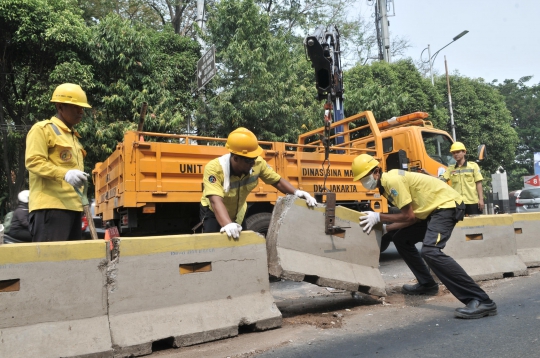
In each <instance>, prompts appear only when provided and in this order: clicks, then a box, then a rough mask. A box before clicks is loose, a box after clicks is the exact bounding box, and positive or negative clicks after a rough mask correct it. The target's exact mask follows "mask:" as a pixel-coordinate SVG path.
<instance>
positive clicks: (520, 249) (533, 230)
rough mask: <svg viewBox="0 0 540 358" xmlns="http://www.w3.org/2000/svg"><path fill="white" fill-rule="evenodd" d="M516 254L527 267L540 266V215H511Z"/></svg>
mask: <svg viewBox="0 0 540 358" xmlns="http://www.w3.org/2000/svg"><path fill="white" fill-rule="evenodd" d="M512 218H513V219H514V232H515V234H516V242H517V253H518V255H519V257H520V258H521V260H523V262H524V263H525V265H527V267H534V266H540V213H523V214H512Z"/></svg>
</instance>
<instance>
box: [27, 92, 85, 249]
mask: <svg viewBox="0 0 540 358" xmlns="http://www.w3.org/2000/svg"><path fill="white" fill-rule="evenodd" d="M51 102H53V103H54V104H55V107H56V115H54V116H53V117H51V119H47V120H44V121H41V122H38V123H36V124H34V125H33V126H32V128H31V129H30V132H28V136H27V137H26V161H25V162H26V169H28V172H29V173H30V199H29V201H30V205H29V211H30V214H29V229H30V233H31V234H32V241H34V242H36V241H67V240H80V239H81V236H82V230H81V220H82V211H83V206H82V200H81V197H80V196H79V195H78V194H77V192H76V191H75V189H74V187H77V188H80V187H81V186H83V184H84V183H85V182H86V181H87V176H88V174H86V173H85V172H84V164H83V160H84V157H85V156H86V152H85V151H84V149H83V147H82V145H81V143H80V142H79V138H80V136H79V133H77V131H76V130H75V128H73V127H74V126H75V125H76V124H78V123H79V122H80V121H81V120H82V116H83V113H84V108H91V107H90V105H89V104H88V101H87V99H86V93H84V91H83V90H82V88H81V87H80V86H79V85H76V84H72V83H64V84H61V85H60V86H58V87H56V89H55V90H54V93H53V95H52V98H51Z"/></svg>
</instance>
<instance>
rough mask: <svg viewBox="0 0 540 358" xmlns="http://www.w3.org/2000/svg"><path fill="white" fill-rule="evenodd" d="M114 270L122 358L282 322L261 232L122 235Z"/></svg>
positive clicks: (116, 338)
mask: <svg viewBox="0 0 540 358" xmlns="http://www.w3.org/2000/svg"><path fill="white" fill-rule="evenodd" d="M119 252H120V254H119V257H118V259H117V262H116V261H115V262H113V265H112V266H111V268H110V270H109V271H110V272H109V290H108V292H109V321H110V329H111V336H112V341H113V345H114V347H115V357H128V356H139V355H145V354H149V353H151V352H152V343H153V342H156V341H162V340H165V341H166V342H167V343H168V344H169V345H171V346H173V347H182V346H188V345H193V344H199V343H203V342H208V341H212V340H216V339H221V338H227V337H232V336H236V335H237V334H238V330H239V327H240V328H247V329H250V330H266V329H270V328H276V327H280V326H281V313H280V311H279V309H278V308H277V307H276V305H275V304H274V300H273V297H272V295H271V294H270V286H269V281H268V269H267V266H266V245H265V240H264V238H263V237H262V236H260V235H258V234H256V233H254V232H252V231H245V232H242V234H241V236H240V239H239V240H232V239H228V238H227V236H226V235H224V234H219V233H215V234H198V235H178V236H160V237H145V238H121V239H120V251H119Z"/></svg>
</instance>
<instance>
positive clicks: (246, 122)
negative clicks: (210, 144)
mask: <svg viewBox="0 0 540 358" xmlns="http://www.w3.org/2000/svg"><path fill="white" fill-rule="evenodd" d="M210 19H211V20H210V21H209V23H208V25H209V31H210V36H209V41H208V43H213V44H214V45H215V46H216V62H217V63H219V65H218V74H217V75H216V77H215V78H214V79H213V80H212V82H211V83H210V85H209V90H208V91H206V101H205V103H203V104H202V105H201V107H200V108H199V110H198V113H197V129H198V131H199V133H200V134H201V135H205V136H219V137H226V136H227V135H228V133H229V132H230V131H232V130H233V129H235V128H237V127H241V126H243V127H246V128H249V129H251V130H252V131H254V132H255V133H256V135H258V137H259V138H260V139H263V140H271V141H276V140H277V141H294V142H295V141H296V139H297V135H298V134H299V133H301V132H302V131H304V130H305V129H307V128H313V127H314V126H320V123H321V122H322V120H321V121H320V122H319V121H318V116H319V115H320V118H321V119H322V112H323V111H322V106H321V105H320V104H318V102H317V101H316V100H315V99H314V98H315V95H316V91H315V86H314V85H313V82H314V81H313V79H314V75H313V71H312V70H311V68H310V66H311V65H310V63H309V62H308V61H307V60H306V59H305V56H304V52H303V48H302V47H301V46H302V45H301V44H294V45H288V44H287V41H286V35H284V34H283V33H282V32H281V31H278V32H276V33H272V32H271V31H270V18H269V17H268V15H266V14H265V13H263V12H262V11H261V9H260V7H258V6H257V5H255V3H254V2H253V1H252V0H224V1H221V2H220V3H219V4H218V5H217V7H216V9H215V12H213V13H212V14H211V15H210ZM315 123H316V124H315Z"/></svg>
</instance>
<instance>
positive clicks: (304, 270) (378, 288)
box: [266, 195, 386, 296]
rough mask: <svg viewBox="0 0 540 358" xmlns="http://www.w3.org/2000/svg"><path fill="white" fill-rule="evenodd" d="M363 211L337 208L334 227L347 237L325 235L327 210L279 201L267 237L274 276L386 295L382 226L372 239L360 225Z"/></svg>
mask: <svg viewBox="0 0 540 358" xmlns="http://www.w3.org/2000/svg"><path fill="white" fill-rule="evenodd" d="M359 216H360V213H359V212H357V211H354V210H350V209H347V208H343V207H340V206H338V207H336V210H335V217H336V218H335V225H337V226H340V227H348V228H347V229H346V233H345V237H344V238H341V237H337V236H333V235H327V234H325V230H324V225H325V224H324V223H325V207H324V205H319V206H317V207H316V208H308V207H307V206H306V203H305V201H304V200H302V199H297V198H296V197H295V196H292V195H289V196H286V197H282V198H279V200H278V202H277V203H276V206H275V208H274V212H273V214H272V220H271V222H270V227H269V229H268V234H267V235H266V244H267V250H268V270H269V272H270V274H271V275H273V276H276V277H281V278H284V279H287V280H293V281H306V282H310V283H313V284H316V285H319V286H328V287H334V288H338V289H344V290H348V291H360V292H364V293H368V294H371V295H377V296H385V295H386V290H385V282H384V280H383V278H382V276H381V273H380V272H379V255H380V240H381V236H382V232H381V229H382V226H381V225H380V224H379V225H378V226H376V228H375V230H373V231H372V232H371V234H370V235H367V234H365V233H364V232H363V231H362V229H361V227H360V226H359V224H358V222H359V220H358V217H359Z"/></svg>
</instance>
